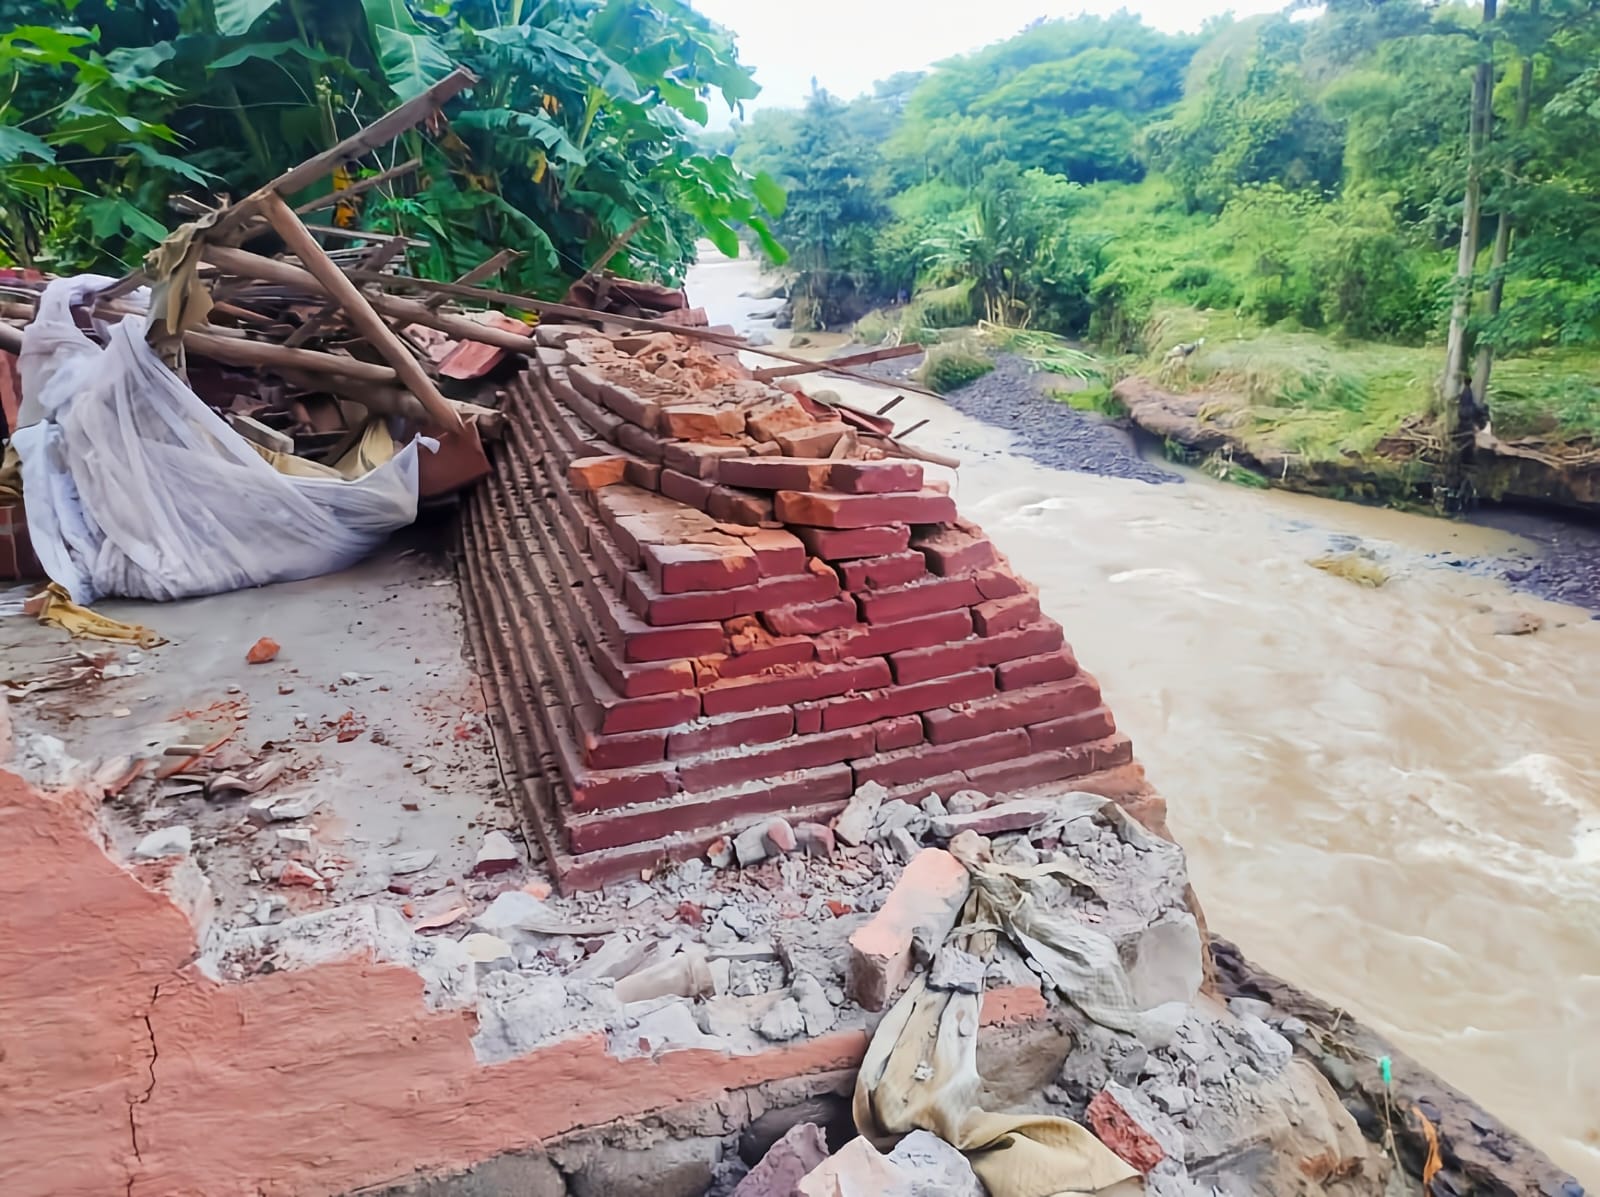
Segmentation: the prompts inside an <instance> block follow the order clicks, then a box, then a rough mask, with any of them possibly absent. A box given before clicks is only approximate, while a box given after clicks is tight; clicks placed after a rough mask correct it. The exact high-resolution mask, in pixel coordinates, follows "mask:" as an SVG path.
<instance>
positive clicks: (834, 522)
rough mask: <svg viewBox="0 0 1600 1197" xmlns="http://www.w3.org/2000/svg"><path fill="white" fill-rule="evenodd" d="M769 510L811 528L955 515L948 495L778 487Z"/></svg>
mask: <svg viewBox="0 0 1600 1197" xmlns="http://www.w3.org/2000/svg"><path fill="white" fill-rule="evenodd" d="M773 510H774V511H775V512H776V513H777V517H778V518H779V519H780V520H782V521H783V522H784V523H786V524H803V525H805V526H807V527H814V528H872V527H877V526H879V525H882V524H938V523H943V522H944V521H946V520H951V519H954V518H955V515H956V505H955V502H954V500H952V499H951V498H950V496H949V495H939V494H932V493H930V492H928V491H918V492H916V493H915V494H905V495H838V494H813V493H810V492H807V491H798V490H780V491H779V492H778V493H777V494H776V495H774V496H773Z"/></svg>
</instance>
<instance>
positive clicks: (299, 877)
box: [278, 860, 328, 889]
mask: <svg viewBox="0 0 1600 1197" xmlns="http://www.w3.org/2000/svg"><path fill="white" fill-rule="evenodd" d="M278 884H279V885H297V886H304V887H305V888H307V889H326V888H327V884H328V883H327V882H326V881H324V880H323V878H322V875H321V874H320V873H318V872H317V871H316V870H315V869H309V868H307V867H306V866H305V865H303V864H301V863H300V862H299V861H297V860H286V861H284V862H283V864H282V865H280V866H279V868H278Z"/></svg>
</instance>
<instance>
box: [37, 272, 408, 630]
mask: <svg viewBox="0 0 1600 1197" xmlns="http://www.w3.org/2000/svg"><path fill="white" fill-rule="evenodd" d="M112 281H113V280H111V279H108V278H103V277H100V276H97V275H80V276H78V277H76V278H71V279H57V280H55V281H54V282H52V283H50V285H49V286H48V287H46V288H45V291H44V294H43V295H42V296H41V298H40V301H39V308H38V314H37V316H36V317H35V319H34V321H33V323H32V324H30V325H29V326H28V327H27V329H25V330H24V332H23V341H22V355H21V361H20V368H21V369H20V372H21V375H22V395H23V412H22V420H21V421H20V422H21V423H23V424H24V425H25V426H24V427H22V428H20V429H18V430H17V432H16V433H15V435H14V437H13V441H14V443H15V445H16V447H17V453H18V455H19V456H20V457H21V458H22V481H23V493H24V494H25V495H26V496H27V511H28V532H29V535H30V536H31V537H32V540H33V546H34V551H35V552H36V553H37V554H38V557H39V561H40V563H41V564H42V565H43V566H44V568H45V572H47V573H48V574H49V575H50V577H51V578H52V579H53V580H54V581H56V582H59V583H60V584H61V585H62V586H64V587H65V588H66V589H67V590H68V591H69V592H70V593H71V595H72V598H73V601H75V602H78V603H85V604H86V603H91V602H93V601H94V600H95V599H97V598H100V597H102V596H107V595H122V596H126V597H130V598H146V599H157V600H167V599H177V598H185V597H188V596H190V595H200V594H216V593H219V592H221V591H228V590H240V589H243V588H245V587H248V586H264V585H266V584H267V583H270V582H283V581H288V580H291V579H295V578H308V577H313V576H315V575H317V574H325V573H330V572H332V571H334V570H338V569H343V568H345V567H346V566H349V565H353V564H354V563H355V562H357V561H359V560H360V559H361V558H362V557H364V556H365V555H366V554H367V553H369V552H370V551H371V550H372V549H373V548H374V547H376V546H377V545H378V544H379V543H380V542H381V541H382V540H383V539H384V537H386V536H387V535H388V534H389V533H390V532H392V531H394V530H395V529H396V528H401V527H404V526H405V525H407V524H410V523H411V522H412V521H413V520H415V519H416V515H417V454H418V452H419V443H420V444H425V445H427V446H428V447H429V448H433V447H435V445H436V442H432V441H428V440H426V438H421V437H419V438H417V439H415V440H413V441H412V442H411V443H410V444H409V445H407V446H405V448H403V449H402V450H401V451H400V452H399V453H397V454H396V455H395V456H394V458H393V459H392V460H391V461H389V462H387V463H385V464H384V465H383V466H381V467H379V468H378V469H376V470H373V471H372V472H371V473H368V474H366V475H364V476H362V477H361V478H358V479H356V480H354V481H348V482H347V481H343V480H333V479H320V478H298V477H291V476H289V475H286V474H280V473H278V472H277V471H276V470H274V469H273V468H272V467H271V466H270V465H268V464H267V463H266V462H265V461H264V460H263V459H262V458H261V457H260V455H259V454H257V453H256V451H255V450H254V449H252V448H251V447H250V445H249V444H248V443H247V442H246V441H245V440H244V439H243V438H242V437H241V436H239V434H238V433H236V432H235V431H234V430H233V429H232V428H230V427H229V426H228V425H227V423H226V422H225V421H223V419H222V418H221V417H220V416H218V415H217V414H216V413H215V412H214V411H212V410H211V409H210V408H209V407H207V406H206V405H205V403H203V402H202V401H201V400H200V398H199V396H197V395H196V394H195V393H194V392H193V391H191V390H189V388H188V387H186V386H184V384H183V383H182V382H181V381H180V380H179V379H178V378H177V376H176V375H174V374H173V372H172V371H171V370H170V369H168V368H167V366H166V365H165V364H164V363H163V362H162V361H161V359H160V358H158V357H157V356H156V354H155V352H154V351H153V350H152V349H151V348H150V346H149V345H148V344H147V343H146V342H145V339H144V333H145V325H146V321H145V320H144V319H143V318H141V317H132V316H130V317H126V318H124V319H123V320H122V321H121V322H120V323H117V324H113V325H107V326H102V327H101V328H100V329H99V330H98V331H100V332H101V334H102V335H103V338H104V340H105V346H104V348H102V347H101V346H100V345H98V344H96V343H95V342H94V341H92V340H90V339H89V338H88V337H87V336H85V335H84V334H83V333H82V332H81V331H79V329H78V327H77V326H76V324H74V322H73V316H72V307H73V305H74V304H79V303H82V302H83V301H84V299H85V298H87V297H88V296H90V295H92V294H93V293H94V292H96V291H98V290H101V289H103V288H105V287H107V286H109V285H110V284H111V283H112Z"/></svg>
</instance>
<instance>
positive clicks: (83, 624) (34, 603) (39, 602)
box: [26, 582, 167, 648]
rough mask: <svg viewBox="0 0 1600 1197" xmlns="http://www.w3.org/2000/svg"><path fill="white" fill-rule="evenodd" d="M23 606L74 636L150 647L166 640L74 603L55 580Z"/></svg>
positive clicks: (139, 625) (43, 621)
mask: <svg viewBox="0 0 1600 1197" xmlns="http://www.w3.org/2000/svg"><path fill="white" fill-rule="evenodd" d="M26 609H27V610H28V612H29V613H31V614H33V615H37V616H38V617H39V622H40V623H53V624H55V625H56V627H58V628H65V629H66V630H67V631H68V632H70V633H71V634H72V635H73V636H77V637H84V638H87V639H90V640H109V641H111V642H112V643H113V644H136V645H138V646H139V647H140V648H154V647H155V646H156V645H158V644H165V643H166V642H167V641H166V637H164V636H158V635H157V634H156V633H155V632H152V631H151V630H150V629H149V628H147V627H145V626H144V625H143V624H137V623H123V622H122V621H121V620H116V619H112V618H110V617H109V616H105V615H99V614H96V613H95V612H93V611H91V610H89V608H87V607H80V606H78V604H77V603H75V602H73V601H72V599H71V597H70V596H69V595H68V594H67V592H66V591H65V590H63V589H62V588H61V586H59V585H58V584H57V583H55V582H51V583H50V585H48V586H46V587H45V588H44V589H43V590H41V591H40V592H39V593H38V594H36V595H34V596H33V597H32V598H31V599H29V600H28V603H27V608H26Z"/></svg>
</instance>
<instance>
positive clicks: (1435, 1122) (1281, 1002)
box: [1211, 935, 1584, 1197]
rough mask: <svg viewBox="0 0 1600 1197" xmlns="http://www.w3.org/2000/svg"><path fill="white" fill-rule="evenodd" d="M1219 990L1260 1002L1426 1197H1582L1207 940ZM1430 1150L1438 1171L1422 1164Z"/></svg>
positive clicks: (1434, 1079)
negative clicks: (1420, 1180)
mask: <svg viewBox="0 0 1600 1197" xmlns="http://www.w3.org/2000/svg"><path fill="white" fill-rule="evenodd" d="M1211 954H1212V960H1213V961H1214V963H1215V965H1216V977H1217V988H1218V990H1219V991H1220V993H1221V994H1222V995H1223V996H1224V997H1227V998H1230V999H1233V1002H1234V1003H1237V1002H1238V1001H1239V1000H1240V999H1243V1000H1244V1001H1246V1002H1256V1003H1260V1004H1261V1006H1262V1007H1263V1009H1262V1010H1261V1014H1262V1016H1263V1017H1269V1018H1273V1019H1275V1020H1277V1021H1278V1025H1279V1026H1281V1027H1282V1028H1283V1031H1284V1034H1285V1035H1287V1037H1288V1038H1289V1039H1290V1041H1291V1042H1292V1043H1293V1044H1294V1047H1295V1051H1296V1053H1297V1054H1299V1055H1300V1056H1302V1057H1304V1058H1306V1059H1308V1060H1309V1061H1310V1062H1311V1063H1312V1064H1313V1065H1315V1066H1316V1068H1317V1069H1318V1070H1319V1071H1320V1072H1321V1073H1322V1074H1323V1075H1324V1076H1325V1077H1327V1078H1328V1080H1329V1082H1330V1083H1332V1085H1333V1086H1334V1088H1335V1089H1336V1090H1338V1091H1339V1093H1340V1094H1341V1096H1342V1097H1343V1101H1344V1105H1345V1108H1346V1109H1348V1110H1349V1111H1350V1113H1351V1114H1353V1115H1354V1116H1355V1119H1356V1122H1357V1124H1358V1125H1359V1126H1360V1127H1361V1130H1362V1133H1363V1134H1365V1135H1366V1137H1367V1138H1368V1139H1369V1140H1371V1141H1372V1142H1375V1143H1386V1142H1389V1141H1391V1136H1392V1142H1393V1147H1394V1151H1395V1153H1396V1158H1397V1159H1398V1161H1399V1162H1400V1164H1401V1166H1402V1167H1403V1168H1404V1169H1405V1171H1406V1172H1407V1173H1408V1174H1409V1175H1411V1176H1413V1177H1421V1176H1423V1175H1425V1174H1427V1175H1429V1180H1430V1183H1429V1185H1428V1186H1427V1191H1428V1192H1430V1193H1454V1194H1461V1195H1464V1197H1465V1195H1471V1194H1495V1195H1497V1197H1498V1195H1500V1194H1513V1193H1515V1194H1524V1193H1525V1194H1535V1193H1537V1194H1547V1195H1549V1197H1583V1193H1584V1188H1583V1186H1582V1185H1581V1184H1579V1183H1578V1181H1577V1180H1576V1179H1575V1178H1574V1177H1573V1176H1571V1175H1570V1174H1569V1173H1567V1172H1566V1171H1564V1170H1563V1169H1561V1168H1560V1167H1558V1166H1557V1165H1556V1164H1555V1163H1554V1162H1552V1161H1551V1159H1550V1158H1549V1157H1548V1156H1547V1155H1545V1154H1544V1153H1543V1152H1542V1151H1540V1150H1539V1149H1538V1148H1536V1147H1534V1146H1533V1145H1532V1144H1531V1143H1529V1142H1528V1141H1527V1140H1526V1139H1524V1138H1522V1136H1520V1135H1518V1134H1517V1133H1516V1132H1515V1131H1513V1130H1511V1129H1510V1128H1509V1127H1507V1126H1506V1125H1505V1124H1504V1123H1502V1122H1501V1121H1500V1120H1499V1119H1497V1118H1496V1117H1494V1115H1492V1114H1490V1113H1489V1112H1488V1111H1487V1110H1485V1109H1484V1108H1483V1107H1482V1106H1480V1105H1479V1104H1478V1103H1477V1102H1475V1101H1473V1100H1472V1099H1471V1098H1470V1097H1468V1096H1467V1095H1466V1094H1464V1093H1462V1092H1461V1091H1460V1090H1459V1089H1456V1088H1455V1087H1454V1086H1452V1085H1450V1084H1448V1083H1446V1082H1445V1081H1443V1080H1441V1079H1440V1078H1439V1077H1438V1076H1437V1075H1435V1074H1434V1073H1432V1072H1429V1071H1428V1070H1427V1069H1425V1068H1423V1067H1421V1066H1420V1065H1419V1064H1417V1062H1416V1061H1414V1060H1412V1059H1411V1058H1410V1057H1409V1056H1407V1055H1405V1054H1404V1053H1402V1052H1400V1051H1397V1050H1396V1049H1395V1048H1394V1047H1392V1046H1391V1045H1390V1044H1389V1043H1387V1042H1386V1041H1385V1040H1384V1039H1383V1038H1381V1037H1380V1036H1379V1035H1377V1034H1376V1033H1375V1032H1373V1031H1371V1030H1370V1029H1368V1028H1367V1027H1365V1026H1363V1025H1362V1024H1361V1023H1360V1022H1358V1021H1357V1020H1356V1019H1354V1018H1352V1017H1351V1016H1350V1014H1349V1013H1348V1012H1347V1011H1345V1010H1341V1009H1339V1008H1338V1007H1335V1006H1330V1005H1329V1004H1327V1003H1326V1002H1324V1001H1322V1000H1321V999H1319V998H1316V997H1313V996H1311V995H1310V994H1308V993H1305V992H1303V991H1301V990H1299V989H1297V988H1295V987H1294V986H1293V985H1290V984H1289V983H1288V982H1287V981H1282V980H1280V979H1279V978H1277V977H1274V976H1272V975H1271V974H1270V973H1267V972H1264V971H1262V970H1260V969H1258V968H1257V967H1256V966H1255V965H1253V964H1252V963H1251V962H1250V961H1249V960H1248V959H1246V958H1245V956H1244V955H1243V954H1242V953H1241V952H1240V951H1239V949H1238V948H1237V947H1235V946H1234V945H1233V944H1232V943H1230V942H1229V941H1227V940H1225V939H1223V938H1221V937H1220V936H1215V935H1213V936H1212V937H1211ZM1433 1143H1437V1147H1438V1153H1439V1154H1438V1159H1437V1161H1436V1163H1437V1164H1438V1168H1437V1169H1436V1170H1435V1169H1433V1168H1431V1167H1430V1165H1429V1155H1430V1147H1431V1146H1432V1145H1433Z"/></svg>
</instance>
